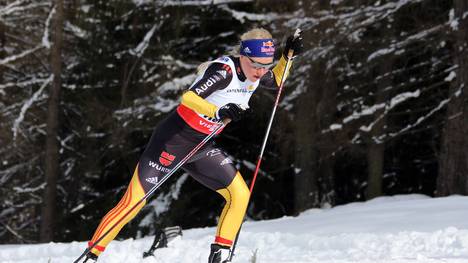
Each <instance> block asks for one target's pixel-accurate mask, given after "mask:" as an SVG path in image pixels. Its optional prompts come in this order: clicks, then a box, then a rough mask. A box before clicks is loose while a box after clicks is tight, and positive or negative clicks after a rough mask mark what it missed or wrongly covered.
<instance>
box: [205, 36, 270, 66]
mask: <svg viewBox="0 0 468 263" xmlns="http://www.w3.org/2000/svg"><path fill="white" fill-rule="evenodd" d="M264 38H273V37H272V35H271V33H270V32H268V30H266V29H264V28H261V27H257V28H253V29H251V30H249V31H247V32H245V33H244V34H242V36H241V37H240V40H241V41H244V40H249V39H264ZM239 53H240V44H238V45H237V46H235V47H234V48H233V50H232V51H231V52H229V55H231V56H234V57H238V56H239ZM210 62H211V61H207V62H203V63H201V64H200V65H199V66H198V67H197V72H198V73H200V72H202V71H204V70H205V69H206V68H207V67H208V65H209V64H210Z"/></svg>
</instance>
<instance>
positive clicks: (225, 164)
mask: <svg viewBox="0 0 468 263" xmlns="http://www.w3.org/2000/svg"><path fill="white" fill-rule="evenodd" d="M285 67H286V60H285V59H284V58H281V59H280V61H279V62H278V63H277V65H276V66H275V67H274V68H273V69H272V70H270V71H268V72H267V73H266V74H265V75H264V76H263V78H262V79H261V80H260V81H257V82H249V80H247V79H246V77H245V75H244V74H243V72H242V70H241V67H240V61H239V58H238V57H222V58H220V59H217V60H215V61H212V62H211V63H210V64H209V66H208V67H207V68H206V69H205V70H204V71H203V72H201V74H200V75H199V76H198V78H197V79H196V80H195V82H194V83H193V84H192V86H191V87H190V88H189V89H188V91H187V92H185V93H184V94H183V96H182V100H181V103H180V105H179V106H178V107H177V109H176V110H175V111H173V112H172V113H170V114H169V116H168V117H167V118H165V119H164V120H163V121H161V122H160V123H159V124H158V126H157V127H156V129H155V130H154V132H153V134H152V136H151V139H150V141H149V143H148V145H147V147H146V149H145V151H144V152H143V154H142V156H141V157H140V159H139V162H138V164H137V166H136V169H135V171H134V174H133V177H132V179H131V181H130V184H129V186H128V188H127V191H126V193H125V195H124V196H123V197H122V199H121V200H120V202H119V203H118V204H117V206H115V207H114V208H113V209H112V210H110V211H109V212H108V213H107V214H106V215H105V216H104V218H102V220H101V222H100V224H99V226H98V228H97V229H96V231H95V233H94V236H93V238H92V239H91V240H90V242H89V245H90V246H91V245H92V244H94V242H96V241H97V240H98V239H99V238H100V237H101V236H102V235H103V234H104V233H106V232H107V231H108V229H109V228H110V227H112V226H113V225H114V224H115V223H116V222H118V221H119V220H120V219H121V218H122V216H123V215H125V214H126V213H127V212H128V211H129V210H130V209H131V207H133V206H134V205H135V204H136V203H137V202H138V201H139V200H141V199H142V197H143V196H144V195H145V194H146V193H147V192H148V191H149V190H150V189H151V188H152V187H153V186H154V185H155V184H156V183H157V182H159V181H160V180H161V178H162V177H163V176H164V175H165V174H167V173H168V172H169V171H170V170H171V169H172V167H174V166H175V165H176V164H177V163H178V162H179V161H180V160H181V159H183V158H184V157H185V156H186V155H187V154H188V153H189V152H190V151H191V150H192V149H193V148H194V147H195V146H196V145H197V144H199V143H200V142H201V141H202V140H203V138H205V136H206V135H207V134H209V133H211V131H212V130H213V128H215V127H216V125H218V121H219V120H216V119H215V113H216V110H217V109H218V108H219V107H221V106H223V105H225V104H227V103H238V104H246V103H248V100H249V99H250V96H251V95H252V93H253V92H254V91H255V89H256V88H257V87H258V86H259V85H262V86H267V87H278V86H279V83H280V78H281V74H282V72H283V71H284V70H285ZM182 168H183V169H184V170H185V171H186V172H187V173H189V174H190V175H191V176H192V177H193V178H194V179H195V180H197V181H198V182H200V183H201V184H203V185H205V186H206V187H208V188H210V189H212V190H214V191H216V192H218V193H219V194H220V195H222V196H223V197H224V199H225V200H226V204H225V205H224V208H223V211H222V213H221V216H220V218H219V223H218V227H217V231H216V237H215V241H214V242H215V243H218V244H220V245H223V246H226V247H229V246H231V245H232V242H233V240H234V238H235V236H236V234H237V231H238V230H239V227H240V225H241V222H242V220H243V218H244V214H245V211H246V208H247V204H248V200H249V196H250V192H249V189H248V187H247V185H246V184H245V182H244V179H243V178H242V176H241V175H240V173H239V171H237V169H236V168H235V166H234V165H233V163H232V161H231V160H230V159H229V157H228V155H227V154H226V153H225V152H224V151H223V150H222V149H219V148H217V147H216V146H214V144H213V143H207V144H206V145H205V146H204V147H202V149H200V150H199V151H198V152H197V153H196V154H195V155H194V156H193V157H192V158H191V159H190V160H188V161H187V163H185V164H184V165H183V166H182ZM144 205H145V202H142V203H140V204H139V205H138V207H137V208H136V209H134V210H133V211H132V213H131V214H129V215H128V216H127V217H126V218H124V219H123V220H121V222H119V223H118V225H117V226H116V227H115V228H114V229H113V230H112V231H111V232H110V233H109V234H108V235H107V236H106V237H105V238H103V239H102V240H101V241H100V242H99V243H98V244H96V246H95V247H94V248H93V249H92V253H94V254H96V255H99V254H100V253H101V252H102V251H104V249H105V247H106V246H107V244H108V243H109V242H110V241H112V240H113V239H114V238H115V236H116V235H117V234H118V232H119V231H120V229H121V228H122V227H123V226H124V225H125V224H126V223H127V222H128V221H130V220H131V219H132V218H133V217H134V216H135V215H136V214H137V213H138V211H140V209H141V208H142V207H143V206H144Z"/></svg>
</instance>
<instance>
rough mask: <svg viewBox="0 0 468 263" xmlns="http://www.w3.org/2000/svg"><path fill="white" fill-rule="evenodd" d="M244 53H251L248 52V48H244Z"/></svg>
mask: <svg viewBox="0 0 468 263" xmlns="http://www.w3.org/2000/svg"><path fill="white" fill-rule="evenodd" d="M244 52H245V53H248V54H250V53H252V51H250V48H249V47H246V48H244Z"/></svg>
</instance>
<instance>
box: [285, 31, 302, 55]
mask: <svg viewBox="0 0 468 263" xmlns="http://www.w3.org/2000/svg"><path fill="white" fill-rule="evenodd" d="M303 49H304V44H303V43H302V36H301V35H299V36H298V37H296V38H294V36H289V37H288V39H287V40H286V45H285V46H284V50H283V55H284V56H285V57H286V58H287V57H288V52H289V50H292V51H293V52H294V53H293V56H294V57H295V56H297V55H299V54H301V53H302V50H303Z"/></svg>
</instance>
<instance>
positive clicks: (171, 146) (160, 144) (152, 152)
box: [138, 112, 237, 192]
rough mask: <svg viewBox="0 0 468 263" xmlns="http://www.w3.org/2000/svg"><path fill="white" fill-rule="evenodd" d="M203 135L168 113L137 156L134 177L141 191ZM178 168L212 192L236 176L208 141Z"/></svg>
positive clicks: (175, 115)
mask: <svg viewBox="0 0 468 263" xmlns="http://www.w3.org/2000/svg"><path fill="white" fill-rule="evenodd" d="M205 136H206V135H204V134H201V133H198V132H197V131H195V130H193V129H192V128H190V127H189V126H188V125H186V124H185V122H184V121H183V120H182V119H181V118H180V117H179V115H178V114H177V113H175V112H174V113H172V114H171V115H170V116H169V117H168V118H167V119H166V120H164V121H163V122H162V123H161V124H160V125H159V126H158V127H157V128H156V129H155V130H154V132H153V135H152V136H151V139H150V141H149V142H148V145H147V146H146V149H145V151H144V153H143V155H142V156H141V157H140V161H139V166H138V174H139V178H140V182H141V184H142V186H143V189H144V190H145V192H148V191H149V190H150V189H151V188H152V187H153V186H154V184H156V183H157V182H158V181H159V180H160V179H161V177H162V176H164V175H165V174H166V173H167V172H169V171H170V170H171V169H172V168H173V167H174V166H175V165H177V164H178V163H179V161H180V160H181V159H183V158H184V157H185V156H186V155H187V154H188V153H189V152H190V151H191V150H192V149H193V148H195V146H197V145H198V144H199V143H200V142H201V141H202V140H203V138H204V137H205ZM182 168H183V169H184V170H185V171H186V172H188V173H189V174H190V175H191V176H192V177H193V178H194V179H195V180H197V181H198V182H200V183H201V184H203V185H205V186H206V187H208V188H210V189H212V190H214V191H216V190H219V189H222V188H226V187H227V186H228V185H229V184H230V183H231V182H232V180H233V179H234V176H235V175H236V172H237V170H236V168H235V167H234V165H233V163H232V161H231V160H230V159H229V157H228V155H227V154H226V153H225V152H223V151H222V150H221V149H219V148H217V147H215V146H214V143H213V142H208V143H207V144H206V145H205V146H204V147H202V149H200V150H199V151H198V152H197V153H196V154H195V155H194V156H192V158H190V159H189V160H188V161H187V163H185V164H184V165H183V166H182Z"/></svg>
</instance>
